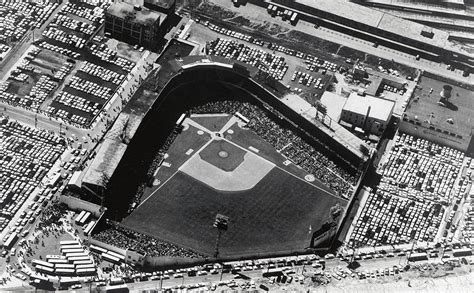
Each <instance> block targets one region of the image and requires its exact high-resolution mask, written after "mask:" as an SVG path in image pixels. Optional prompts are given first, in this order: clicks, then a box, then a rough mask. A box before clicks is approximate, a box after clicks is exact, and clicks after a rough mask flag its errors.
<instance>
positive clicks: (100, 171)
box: [82, 138, 127, 186]
mask: <svg viewBox="0 0 474 293" xmlns="http://www.w3.org/2000/svg"><path fill="white" fill-rule="evenodd" d="M126 149H127V145H126V144H124V143H122V142H120V141H117V140H112V139H108V138H106V139H105V140H104V142H103V143H102V146H101V147H100V148H99V150H98V151H97V155H96V156H95V158H94V160H93V161H92V163H91V165H90V166H89V168H88V169H87V171H86V173H85V175H84V179H83V180H82V182H83V183H87V184H91V185H96V186H104V185H105V183H106V182H105V180H104V179H106V178H108V179H110V178H111V177H112V175H113V173H114V171H115V169H116V168H117V166H118V164H119V163H120V160H121V159H122V156H123V154H124V153H125V150H126Z"/></svg>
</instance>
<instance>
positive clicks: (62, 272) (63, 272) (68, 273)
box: [54, 269, 76, 276]
mask: <svg viewBox="0 0 474 293" xmlns="http://www.w3.org/2000/svg"><path fill="white" fill-rule="evenodd" d="M75 272H76V270H74V269H55V270H54V273H55V274H56V275H58V276H71V275H74V273H75Z"/></svg>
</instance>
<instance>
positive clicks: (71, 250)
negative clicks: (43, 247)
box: [61, 248, 84, 255]
mask: <svg viewBox="0 0 474 293" xmlns="http://www.w3.org/2000/svg"><path fill="white" fill-rule="evenodd" d="M61 252H62V253H64V254H65V255H67V254H68V253H75V252H84V249H82V248H67V249H62V250H61Z"/></svg>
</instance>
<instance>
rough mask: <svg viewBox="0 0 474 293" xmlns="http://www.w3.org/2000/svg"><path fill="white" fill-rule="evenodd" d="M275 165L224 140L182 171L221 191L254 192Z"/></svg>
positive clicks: (218, 141) (211, 144) (194, 157)
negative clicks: (252, 190) (249, 190)
mask: <svg viewBox="0 0 474 293" xmlns="http://www.w3.org/2000/svg"><path fill="white" fill-rule="evenodd" d="M274 166H275V164H273V163H271V162H268V161H266V160H264V159H262V158H260V157H259V156H257V155H255V154H253V153H251V152H248V151H246V150H243V149H241V148H240V147H238V146H236V145H234V144H232V143H230V142H228V141H226V140H223V139H214V140H212V141H211V142H210V143H209V144H208V145H207V146H206V147H205V148H204V149H203V150H202V151H201V152H199V154H196V155H194V156H193V157H192V158H190V159H189V160H188V161H187V162H186V163H185V164H184V165H183V166H182V167H181V168H180V170H181V171H182V172H183V173H185V174H187V175H189V176H191V177H193V178H194V179H196V180H199V181H201V182H202V183H205V184H206V185H208V186H209V187H212V188H214V189H216V190H219V191H242V190H248V189H251V188H253V187H254V186H255V185H256V184H257V183H258V182H260V180H261V179H262V178H263V177H265V175H267V174H268V172H270V171H271V170H272V169H273V167H274Z"/></svg>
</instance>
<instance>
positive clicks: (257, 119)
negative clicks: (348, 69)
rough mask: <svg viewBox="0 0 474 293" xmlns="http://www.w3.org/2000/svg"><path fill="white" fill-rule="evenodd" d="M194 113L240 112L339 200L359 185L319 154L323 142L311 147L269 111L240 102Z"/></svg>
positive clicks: (200, 108)
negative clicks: (329, 189) (277, 120)
mask: <svg viewBox="0 0 474 293" xmlns="http://www.w3.org/2000/svg"><path fill="white" fill-rule="evenodd" d="M191 112H193V113H235V112H239V113H240V114H242V115H244V116H245V117H246V118H248V119H249V120H250V122H249V123H248V124H247V127H248V128H249V129H250V130H252V131H254V132H255V133H256V134H258V135H259V136H260V137H261V138H263V139H264V140H265V141H267V142H268V143H270V144H271V145H272V146H273V147H275V149H276V150H278V151H280V152H281V153H282V154H283V155H284V156H285V157H286V158H288V159H289V160H291V161H292V162H293V163H294V164H296V165H298V166H300V167H302V168H303V169H304V170H305V171H306V172H308V173H310V174H312V175H314V176H315V177H316V178H317V179H318V180H320V181H321V182H322V183H324V184H325V185H326V186H328V187H329V188H331V190H333V191H334V192H335V193H336V194H338V195H339V196H343V197H348V196H350V193H351V190H352V187H353V185H355V184H356V180H357V178H356V172H349V171H346V170H345V169H343V168H342V167H340V166H338V165H337V164H336V163H335V162H334V161H332V160H331V159H330V158H329V157H328V156H326V155H325V154H323V153H322V152H321V151H319V150H318V149H317V148H318V147H321V146H323V144H322V143H321V142H320V141H318V140H317V139H316V138H313V139H314V144H313V145H312V144H310V143H308V142H307V141H306V140H304V139H302V138H301V137H300V136H298V135H297V134H296V133H295V132H294V131H293V130H291V129H288V128H285V127H283V126H281V125H280V124H278V123H277V122H275V121H274V120H273V119H272V118H270V117H269V115H267V113H266V112H265V111H263V110H262V109H260V108H259V107H257V106H255V105H252V104H250V103H243V102H238V101H219V102H211V103H207V104H205V105H202V106H198V107H195V108H193V109H192V110H191ZM326 148H328V147H327V146H326ZM351 173H352V174H351Z"/></svg>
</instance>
